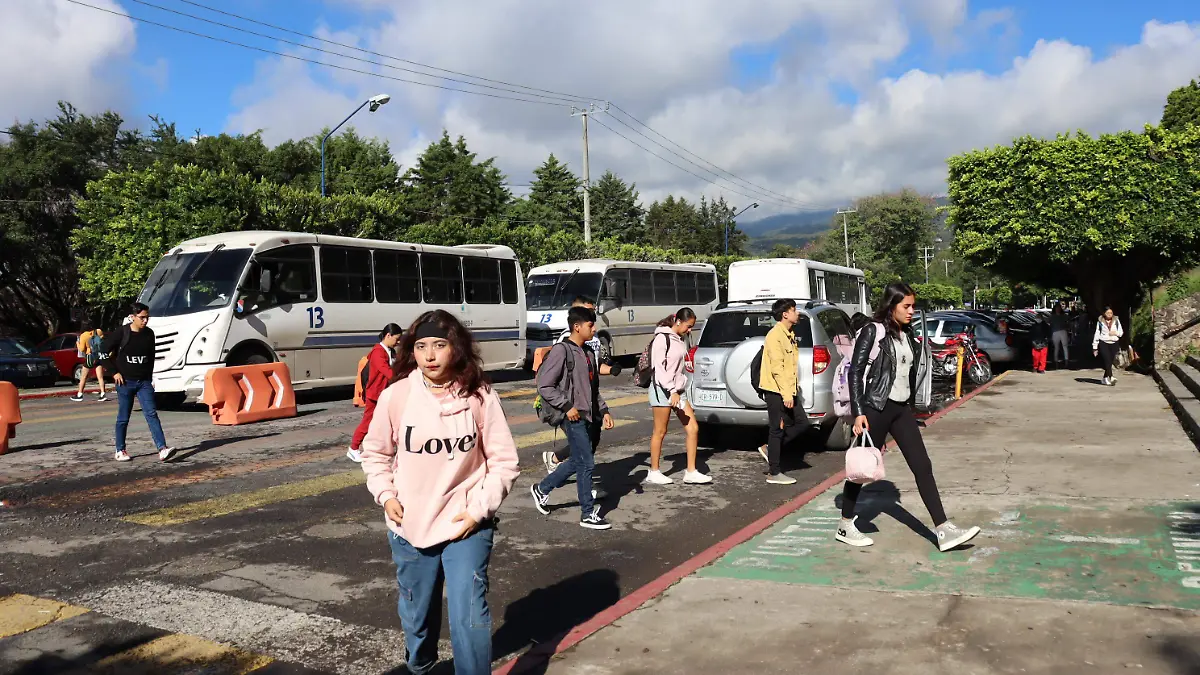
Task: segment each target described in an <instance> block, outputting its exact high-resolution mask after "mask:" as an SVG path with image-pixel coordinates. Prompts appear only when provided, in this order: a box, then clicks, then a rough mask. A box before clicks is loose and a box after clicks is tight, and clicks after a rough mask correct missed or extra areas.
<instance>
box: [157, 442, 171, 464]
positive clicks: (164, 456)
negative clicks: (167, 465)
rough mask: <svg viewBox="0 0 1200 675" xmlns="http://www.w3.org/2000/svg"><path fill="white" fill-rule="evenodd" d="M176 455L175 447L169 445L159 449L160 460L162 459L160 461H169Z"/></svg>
mask: <svg viewBox="0 0 1200 675" xmlns="http://www.w3.org/2000/svg"><path fill="white" fill-rule="evenodd" d="M174 456H175V448H172V447H171V446H169V445H168V446H167V447H165V448H163V449H162V450H159V451H158V461H160V462H169V461H170V460H171V458H172V457H174Z"/></svg>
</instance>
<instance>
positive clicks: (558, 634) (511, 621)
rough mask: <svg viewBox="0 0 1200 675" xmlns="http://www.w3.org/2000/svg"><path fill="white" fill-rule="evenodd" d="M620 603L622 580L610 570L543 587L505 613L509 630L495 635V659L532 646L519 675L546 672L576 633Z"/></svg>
mask: <svg viewBox="0 0 1200 675" xmlns="http://www.w3.org/2000/svg"><path fill="white" fill-rule="evenodd" d="M620 599H621V586H620V577H619V576H618V575H617V573H616V572H614V571H613V570H610V569H596V570H591V571H589V572H584V573H583V574H577V575H575V576H573V577H570V578H568V579H564V580H562V581H559V582H557V583H554V584H552V585H550V586H547V587H545V588H539V589H537V590H535V591H533V592H532V593H530V594H529V595H527V596H525V597H524V598H522V599H520V600H518V601H516V602H514V603H512V604H511V605H509V606H508V608H507V609H506V610H505V612H504V625H502V626H501V627H500V630H498V631H496V633H495V635H493V636H492V658H493V659H497V660H498V659H502V658H504V657H506V656H509V655H511V654H516V653H517V652H519V651H521V650H522V649H525V647H527V646H530V645H532V647H531V648H530V649H529V651H527V652H525V653H524V654H522V655H521V656H520V657H518V658H517V663H516V664H515V665H514V667H513V672H514V673H518V672H519V673H544V672H545V671H546V666H547V664H548V663H549V660H550V657H551V656H552V655H553V654H554V652H555V650H556V649H557V648H558V645H559V643H561V642H562V640H563V639H564V638H565V637H566V636H567V633H568V632H570V630H571V629H572V628H574V627H575V626H578V625H580V624H582V623H583V622H585V621H587V620H588V619H590V618H592V617H593V616H595V615H596V614H598V613H599V612H601V611H603V610H605V609H608V608H609V607H612V606H613V605H615V604H616V603H617V601H618V600H620Z"/></svg>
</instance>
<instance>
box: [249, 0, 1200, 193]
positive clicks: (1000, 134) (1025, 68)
mask: <svg viewBox="0 0 1200 675" xmlns="http://www.w3.org/2000/svg"><path fill="white" fill-rule="evenodd" d="M351 4H359V5H370V6H371V7H372V9H373V12H376V13H373V16H378V14H377V12H378V11H380V10H384V11H387V12H391V18H390V19H388V20H385V21H383V22H382V23H380V24H378V25H375V26H373V27H372V28H370V29H364V30H362V31H356V32H357V35H358V38H357V39H358V40H359V44H362V45H363V46H364V47H366V48H369V49H372V50H375V51H378V52H382V53H387V54H395V55H398V56H403V57H405V58H408V59H412V60H415V61H421V62H426V63H432V64H437V65H439V66H442V67H444V68H449V69H453V70H460V71H464V72H472V73H479V74H481V75H486V76H488V77H492V78H494V79H498V80H505V81H509V82H520V83H524V84H528V85H530V86H537V87H542V88H544V89H551V90H556V91H567V92H577V93H583V94H589V95H593V96H598V97H604V98H608V99H611V100H612V101H614V102H616V103H618V104H619V105H620V106H621V107H622V108H624V109H626V110H628V111H630V112H631V113H633V114H635V115H637V116H638V117H639V118H640V119H641V120H642V121H644V122H646V123H648V124H649V125H650V126H651V127H653V128H655V129H657V130H659V131H661V132H662V133H664V134H666V135H667V136H669V137H670V138H672V139H673V140H675V141H678V142H679V143H681V144H683V145H684V146H686V147H687V148H688V149H690V150H691V151H693V152H695V153H696V154H698V155H700V156H702V157H705V158H707V159H708V160H711V161H712V162H715V163H716V164H718V165H720V166H722V167H725V168H726V169H729V170H731V171H733V172H735V173H737V174H738V175H739V176H742V177H744V178H746V179H748V180H750V181H753V182H755V183H758V184H759V185H763V186H765V187H767V188H769V189H770V190H772V191H775V192H780V193H785V194H789V195H791V196H793V197H794V198H796V199H798V200H801V201H803V202H805V203H809V204H813V205H819V206H831V205H837V204H841V203H845V202H847V201H849V200H850V199H852V198H854V197H855V196H859V195H862V194H867V193H871V192H874V191H879V190H885V189H896V188H899V187H904V186H910V187H915V188H917V189H920V190H925V191H930V192H941V191H943V190H944V181H945V159H946V158H947V157H948V156H950V155H953V154H957V153H960V152H963V151H967V150H970V149H972V148H980V147H985V146H988V145H993V144H997V143H1006V142H1009V141H1010V140H1011V139H1012V138H1013V137H1015V136H1019V135H1023V134H1033V135H1039V136H1052V135H1053V134H1055V133H1058V132H1061V131H1072V130H1075V129H1080V128H1082V129H1086V130H1087V131H1089V132H1092V133H1100V132H1108V131H1116V130H1120V129H1129V128H1134V129H1136V128H1140V126H1141V125H1142V124H1144V123H1147V122H1156V121H1157V120H1158V118H1159V116H1160V114H1161V109H1162V104H1163V102H1164V100H1165V97H1166V94H1167V93H1168V92H1169V91H1170V90H1171V89H1173V88H1175V87H1177V86H1179V85H1180V84H1182V83H1184V82H1187V81H1188V80H1189V79H1190V78H1192V77H1194V76H1195V74H1196V72H1198V71H1200V25H1188V24H1183V23H1176V24H1162V23H1158V22H1154V21H1151V22H1149V23H1147V24H1146V25H1145V26H1144V30H1143V32H1142V35H1141V39H1140V41H1139V42H1138V43H1137V44H1132V45H1127V46H1124V47H1121V48H1119V49H1115V50H1112V51H1111V52H1109V53H1106V54H1103V55H1097V54H1094V53H1092V51H1090V50H1089V49H1087V48H1085V47H1082V46H1079V45H1073V44H1070V43H1068V42H1064V41H1042V42H1039V43H1037V44H1036V45H1035V46H1034V47H1033V48H1032V49H1031V51H1030V52H1029V53H1027V54H1023V55H1021V56H1020V57H1018V58H1015V59H1013V60H1012V61H1011V62H1010V63H1008V64H1007V65H1006V66H1005V67H1003V68H999V69H996V72H994V73H991V72H984V71H980V70H951V71H947V72H926V71H922V70H911V71H909V72H906V73H903V74H901V75H899V76H896V77H884V78H881V77H880V76H879V73H880V72H881V71H882V69H883V68H886V67H890V66H892V64H894V63H895V62H896V61H897V59H899V58H901V57H903V56H905V55H906V53H907V51H908V50H909V49H911V46H912V45H911V43H912V40H913V38H912V35H913V33H914V32H916V31H921V32H923V33H925V34H928V35H930V36H932V37H933V39H934V40H935V41H936V42H938V44H940V45H942V46H944V47H945V48H946V49H947V50H948V51H951V52H952V51H955V50H957V49H961V47H962V45H963V44H968V45H970V46H972V47H973V48H977V49H978V48H981V45H980V44H978V43H979V42H981V41H982V40H984V39H985V37H986V36H987V35H989V34H991V35H992V36H993V39H1004V36H1003V35H1001V36H996V35H995V34H996V32H997V31H998V30H1002V31H1003V32H1004V33H1005V34H1009V35H1010V34H1011V33H1012V32H1013V31H1014V30H1015V26H1014V24H1013V22H1012V15H1011V14H1010V13H1008V12H1006V11H1003V10H997V11H985V12H978V13H975V14H971V12H970V11H969V8H968V7H967V6H966V3H965V2H963V1H961V0H894V1H893V0H861V1H858V2H838V3H832V2H826V1H825V0H764V1H762V2H756V3H728V2H723V1H721V0H696V1H695V2H692V3H688V4H687V9H686V11H685V10H682V9H681V7H682V5H680V3H677V2H674V1H673V0H657V1H651V0H644V1H642V2H634V1H633V0H629V1H628V2H617V1H613V2H606V3H563V2H559V1H558V0H519V1H518V0H509V1H507V2H499V1H487V2H459V3H444V2H436V1H434V0H423V1H416V2H414V1H407V0H406V1H405V2H403V3H401V2H400V1H399V0H358V2H357V3H351ZM448 26H452V27H453V30H449V29H447V27H448ZM313 30H317V29H313ZM332 39H339V41H345V40H349V39H354V38H352V37H347V36H346V35H340V36H338V37H336V38H332ZM744 47H759V48H774V50H775V51H776V52H777V53H778V54H779V59H778V62H777V63H776V64H775V70H774V73H773V76H772V77H771V78H768V81H767V82H766V83H764V84H756V85H754V86H753V87H742V88H739V87H736V86H733V85H731V84H730V83H731V82H734V81H736V79H735V75H736V73H734V72H733V68H734V66H733V61H732V59H731V54H732V53H734V52H735V51H736V50H738V49H740V48H744ZM982 48H985V49H986V46H982ZM347 65H351V64H347ZM353 65H354V67H362V64H353ZM405 67H408V66H405ZM379 72H381V73H385V74H389V75H393V76H396V77H405V78H412V77H413V76H412V75H411V74H408V73H401V72H396V71H389V70H387V69H380V70H379ZM449 86H459V85H453V84H451V85H449ZM847 86H849V87H852V88H853V90H854V92H855V97H854V100H853V101H852V102H848V101H847V99H846V98H845V97H844V96H839V95H838V92H840V91H841V90H843V89H844V88H845V87H847ZM380 90H383V91H387V92H388V93H390V94H392V96H393V101H392V103H391V104H390V105H389V106H387V107H386V108H384V109H382V110H381V111H380V112H378V113H376V114H374V115H370V116H368V115H366V114H365V113H360V115H359V116H358V117H356V118H355V120H354V124H355V126H357V127H358V128H359V130H360V131H362V132H364V133H370V134H378V135H381V136H385V137H387V138H388V139H390V141H391V143H392V148H393V151H394V152H395V153H396V155H397V157H398V158H399V159H400V160H401V161H402V162H403V163H405V164H406V165H409V164H411V162H412V161H413V160H414V159H415V157H416V156H417V154H418V153H419V152H420V151H421V150H422V149H423V147H424V145H425V144H427V143H428V142H429V140H430V139H432V138H436V137H438V136H440V134H441V130H442V128H446V129H448V130H449V131H450V133H451V135H452V136H457V135H459V134H462V135H464V136H466V137H467V140H468V142H469V144H470V146H471V147H472V149H473V150H475V151H477V152H478V153H479V155H480V156H481V157H488V156H496V157H497V161H498V163H499V165H500V166H501V167H502V168H503V169H504V170H505V171H506V172H507V173H508V174H509V176H510V180H511V181H512V182H514V183H525V182H527V181H528V179H529V172H530V171H531V170H532V169H533V168H534V167H535V166H536V165H537V164H538V163H540V162H541V161H542V160H543V159H544V158H545V157H546V155H547V154H549V153H550V152H554V153H555V154H556V155H558V156H559V157H560V158H562V159H563V160H565V161H567V162H569V163H570V165H571V166H572V168H573V169H574V170H576V172H579V164H580V138H579V136H580V123H579V120H578V119H577V118H572V117H570V116H569V111H568V110H566V109H563V108H554V107H550V106H539V105H528V104H522V103H515V102H510V101H501V100H495V99H489V98H480V97H468V96H461V95H453V94H448V93H445V92H438V91H436V90H431V89H426V88H423V87H414V86H411V85H405V84H401V83H397V82H388V81H384V80H378V79H371V78H368V77H365V76H350V77H347V76H345V74H340V75H338V76H336V77H332V76H330V75H329V74H328V73H326V72H323V71H322V70H320V69H314V68H311V67H308V66H304V65H303V64H295V63H288V62H286V61H285V62H280V60H279V59H269V60H264V61H262V62H260V65H259V71H258V75H257V77H256V79H255V81H254V82H253V83H252V84H250V85H247V86H245V87H242V88H241V89H240V90H239V92H238V94H237V96H236V97H235V101H234V103H235V106H236V107H237V111H236V112H234V113H233V114H232V115H231V116H230V117H229V119H228V123H227V126H228V128H229V129H230V130H232V131H252V130H254V129H258V128H263V129H264V130H265V135H266V138H267V140H268V141H269V142H278V141H280V140H282V139H284V138H288V137H298V136H303V135H308V134H311V133H313V132H315V131H316V130H318V129H320V128H321V127H322V126H326V125H331V124H336V123H337V122H338V121H339V120H340V119H341V118H342V117H344V116H345V114H347V113H348V112H349V111H350V110H352V109H353V108H354V107H355V106H356V105H357V104H358V103H359V102H361V101H362V100H363V99H365V98H366V97H367V96H369V95H371V94H374V93H377V92H378V91H380ZM493 93H495V92H493ZM616 117H617V114H616V112H615V111H613V113H611V114H609V115H598V116H596V118H595V120H596V121H598V122H603V123H604V124H607V125H609V126H611V127H612V128H613V129H614V130H616V131H619V132H621V133H623V134H625V135H626V136H629V137H630V138H632V139H633V140H635V141H637V142H638V143H640V144H642V145H645V146H646V147H647V148H650V149H651V150H654V151H655V152H658V153H659V154H665V152H664V151H663V150H662V149H661V148H659V147H657V146H655V145H653V144H652V142H651V141H649V140H647V139H646V138H643V137H641V136H637V135H634V132H632V131H631V130H629V129H628V128H626V127H624V126H622V125H620V124H618V123H616V122H615V118H616ZM626 121H629V120H626ZM630 123H631V124H632V122H630ZM635 126H636V125H635ZM647 133H649V132H647ZM651 135H652V134H651ZM591 140H592V144H591V159H592V173H593V176H598V175H599V174H600V173H601V172H603V171H604V170H605V169H606V168H611V169H613V170H614V171H616V172H617V173H618V174H620V175H622V176H623V177H625V178H626V179H627V180H630V181H636V182H637V184H638V187H639V189H640V190H641V192H642V195H643V197H644V198H647V199H653V198H657V197H661V196H662V195H665V194H667V193H668V192H674V193H677V194H685V195H688V196H689V197H698V196H699V195H700V194H701V193H704V194H708V195H710V196H714V195H716V194H719V193H723V194H725V196H726V197H727V198H728V199H730V201H731V202H734V203H737V204H744V203H746V202H748V201H749V197H747V196H742V195H738V194H736V191H735V190H733V189H729V188H730V187H731V183H732V181H728V180H724V181H720V182H722V183H723V184H724V185H725V186H726V189H724V190H722V189H719V188H715V187H713V186H711V185H708V184H706V183H705V182H703V181H702V180H699V179H697V178H694V177H692V176H690V175H688V174H687V173H684V172H682V171H679V170H678V169H676V168H674V167H671V166H669V165H667V164H666V163H664V162H662V161H660V160H659V159H656V158H654V157H652V156H650V155H648V154H647V153H645V152H643V151H642V150H640V149H638V148H636V147H633V146H632V145H630V144H629V143H627V142H626V141H625V140H622V139H620V138H618V137H616V136H615V135H613V134H612V133H610V132H609V131H608V130H606V129H604V128H602V127H600V126H599V125H593V127H592V134H591ZM656 140H659V141H662V139H658V138H657V137H656ZM662 142H664V143H665V141H662ZM671 159H672V161H674V162H675V163H677V164H681V165H684V166H686V167H687V168H688V169H689V170H690V171H692V172H694V173H697V174H701V175H705V176H708V175H709V174H707V173H706V172H705V171H704V170H703V169H701V168H698V167H696V166H693V165H692V164H689V163H686V161H687V160H684V159H681V158H679V157H675V156H671ZM742 191H745V192H750V191H751V190H748V189H744V188H743V189H742ZM758 201H760V202H761V203H763V205H764V208H760V209H759V210H758V211H757V212H756V214H757V215H760V216H761V215H769V214H770V213H771V212H773V211H774V212H777V211H778V210H783V209H782V207H781V206H779V205H776V207H775V208H773V207H772V206H771V204H770V202H771V200H770V199H762V198H759V199H758Z"/></svg>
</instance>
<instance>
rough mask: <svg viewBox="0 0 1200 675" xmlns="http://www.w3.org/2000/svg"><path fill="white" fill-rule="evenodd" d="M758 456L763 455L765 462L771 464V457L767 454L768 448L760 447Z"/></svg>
mask: <svg viewBox="0 0 1200 675" xmlns="http://www.w3.org/2000/svg"><path fill="white" fill-rule="evenodd" d="M758 454H760V455H762V458H763V461H764V462H766V463H767V464H770V463H771V456H770V455H768V454H767V446H765V445H760V446H759V447H758Z"/></svg>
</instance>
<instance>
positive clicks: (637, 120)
mask: <svg viewBox="0 0 1200 675" xmlns="http://www.w3.org/2000/svg"><path fill="white" fill-rule="evenodd" d="M612 107H613V108H615V109H617V111H619V112H620V113H621V114H622V115H624V116H626V117H628V118H629V119H631V120H633V121H634V122H637V123H638V124H640V125H641V126H643V127H645V128H647V129H649V130H650V131H651V133H653V134H654V135H655V136H658V137H659V138H661V139H663V140H664V141H666V142H668V143H670V144H671V145H674V146H675V147H677V148H679V149H680V150H682V151H684V152H685V153H687V154H689V155H691V156H692V157H695V158H696V159H698V160H700V161H701V162H703V163H705V164H707V165H709V166H711V167H712V168H714V169H716V170H718V171H720V172H722V173H725V174H728V175H729V176H732V177H733V178H735V179H737V180H738V181H740V182H742V183H744V184H746V185H749V186H752V187H754V188H757V189H759V190H762V191H764V192H766V193H767V194H770V195H774V196H776V197H781V198H783V199H786V200H789V201H793V202H797V203H800V204H804V205H805V206H809V207H812V206H813V205H812V204H807V203H805V202H801V201H800V200H797V199H795V198H793V197H788V196H787V195H784V194H780V193H778V192H774V191H771V190H768V189H767V188H764V187H763V186H761V185H758V184H757V183H752V182H750V181H748V180H746V179H744V178H741V177H740V176H738V175H737V174H735V173H733V172H731V171H728V170H726V169H722V168H721V167H719V166H717V165H716V164H713V163H712V162H710V161H708V160H707V159H704V158H703V157H701V156H699V155H697V154H695V153H694V152H692V151H690V150H688V149H687V148H685V147H683V146H682V145H680V144H678V143H676V142H675V141H672V140H671V139H669V138H667V137H666V136H663V135H662V134H660V133H659V132H657V131H655V130H654V128H653V127H651V126H650V125H648V124H646V123H645V122H643V121H641V120H639V119H638V118H636V117H634V116H633V115H631V114H630V113H628V112H626V111H625V110H624V109H623V108H621V106H619V105H617V104H616V103H613V104H612ZM613 119H617V118H615V117H614V118H613ZM617 121H618V122H619V121H620V119H617ZM627 126H628V125H627ZM639 133H640V132H639Z"/></svg>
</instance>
